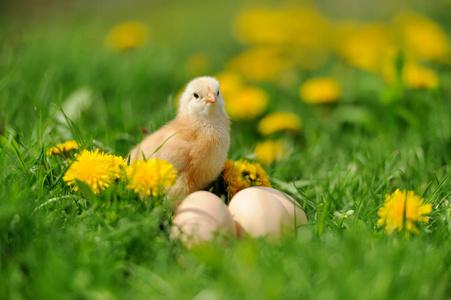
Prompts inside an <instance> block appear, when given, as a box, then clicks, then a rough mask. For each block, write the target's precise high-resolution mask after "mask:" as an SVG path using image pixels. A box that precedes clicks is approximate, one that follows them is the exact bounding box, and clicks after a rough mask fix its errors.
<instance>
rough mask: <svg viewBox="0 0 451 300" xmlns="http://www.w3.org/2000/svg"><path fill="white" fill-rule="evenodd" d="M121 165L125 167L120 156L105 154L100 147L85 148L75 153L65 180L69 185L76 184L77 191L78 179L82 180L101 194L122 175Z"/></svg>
mask: <svg viewBox="0 0 451 300" xmlns="http://www.w3.org/2000/svg"><path fill="white" fill-rule="evenodd" d="M121 166H122V167H125V163H124V160H123V158H122V157H120V156H115V155H111V154H104V153H103V152H99V149H97V150H95V151H88V150H83V151H81V152H80V154H75V161H74V162H72V164H71V165H70V167H69V169H67V171H66V173H65V174H64V176H63V181H64V182H66V184H67V185H69V186H70V185H74V184H75V187H74V190H75V191H77V190H78V186H77V185H76V180H78V181H81V182H83V183H85V184H87V185H88V186H89V187H91V189H92V191H93V192H94V193H95V194H99V193H100V191H102V190H104V189H106V188H107V187H109V186H110V185H111V183H112V182H113V181H114V180H116V179H117V178H119V177H120V176H121Z"/></svg>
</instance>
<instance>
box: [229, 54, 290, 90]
mask: <svg viewBox="0 0 451 300" xmlns="http://www.w3.org/2000/svg"><path fill="white" fill-rule="evenodd" d="M289 66H291V63H290V62H289V60H287V57H286V56H285V55H284V54H283V51H282V50H281V49H279V48H276V47H254V48H251V49H248V50H246V51H244V52H242V53H241V54H239V55H237V56H235V57H234V58H232V59H231V60H230V61H229V63H228V64H227V69H228V70H230V71H234V72H237V73H239V74H241V75H242V76H243V77H244V78H246V79H247V80H250V81H257V82H260V81H271V80H273V79H274V78H275V77H276V76H277V75H278V74H279V73H280V72H282V71H283V70H285V69H287V68H288V67H289Z"/></svg>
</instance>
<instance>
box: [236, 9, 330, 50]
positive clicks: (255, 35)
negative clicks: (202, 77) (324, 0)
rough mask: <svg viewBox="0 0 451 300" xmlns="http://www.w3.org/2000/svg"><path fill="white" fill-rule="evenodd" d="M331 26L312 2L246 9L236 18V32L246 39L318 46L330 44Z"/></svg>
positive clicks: (264, 42)
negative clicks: (310, 3)
mask: <svg viewBox="0 0 451 300" xmlns="http://www.w3.org/2000/svg"><path fill="white" fill-rule="evenodd" d="M329 27H330V26H329V22H328V21H327V19H326V18H325V17H324V16H322V15H321V13H320V12H319V11H318V10H317V9H316V8H315V7H314V6H313V5H301V6H299V5H295V6H287V7H284V8H279V9H274V8H251V9H245V10H243V11H242V12H240V13H239V14H238V15H237V16H236V18H235V20H234V32H235V34H236V36H237V37H238V39H240V40H241V41H243V42H246V43H252V44H266V45H274V44H278V45H284V46H292V45H298V46H301V47H310V48H316V49H321V48H324V47H325V46H326V45H327V40H328V35H329Z"/></svg>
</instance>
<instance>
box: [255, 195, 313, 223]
mask: <svg viewBox="0 0 451 300" xmlns="http://www.w3.org/2000/svg"><path fill="white" fill-rule="evenodd" d="M255 188H256V189H259V190H263V191H266V192H268V193H271V194H272V195H274V197H276V198H277V200H279V201H280V203H282V205H283V206H284V207H285V209H286V210H287V212H288V214H289V215H290V217H291V218H292V220H293V224H294V225H295V226H296V227H297V226H299V225H302V224H305V223H307V216H306V215H305V212H304V211H303V210H302V209H301V206H300V205H299V203H298V202H297V201H296V200H294V199H293V197H291V196H290V195H288V194H285V193H284V192H281V191H279V190H276V189H273V188H270V187H266V186H259V187H255Z"/></svg>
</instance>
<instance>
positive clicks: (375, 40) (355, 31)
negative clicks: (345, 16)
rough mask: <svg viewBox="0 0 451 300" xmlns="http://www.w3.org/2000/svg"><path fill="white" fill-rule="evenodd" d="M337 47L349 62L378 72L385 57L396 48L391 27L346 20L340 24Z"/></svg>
mask: <svg viewBox="0 0 451 300" xmlns="http://www.w3.org/2000/svg"><path fill="white" fill-rule="evenodd" d="M335 36H336V41H335V44H336V45H335V49H336V51H337V53H338V55H339V56H341V57H342V58H343V59H344V60H345V61H346V62H347V63H348V64H350V65H352V66H355V67H358V68H361V69H363V70H366V71H370V72H378V71H380V69H381V65H382V64H383V62H384V61H385V58H386V56H387V55H389V54H390V53H392V52H394V51H395V49H396V46H395V42H394V39H393V37H392V34H391V31H390V29H389V28H388V27H387V26H386V25H384V24H381V23H367V24H360V23H357V22H350V21H346V22H343V23H341V24H339V25H338V28H337V31H336V35H335Z"/></svg>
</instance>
